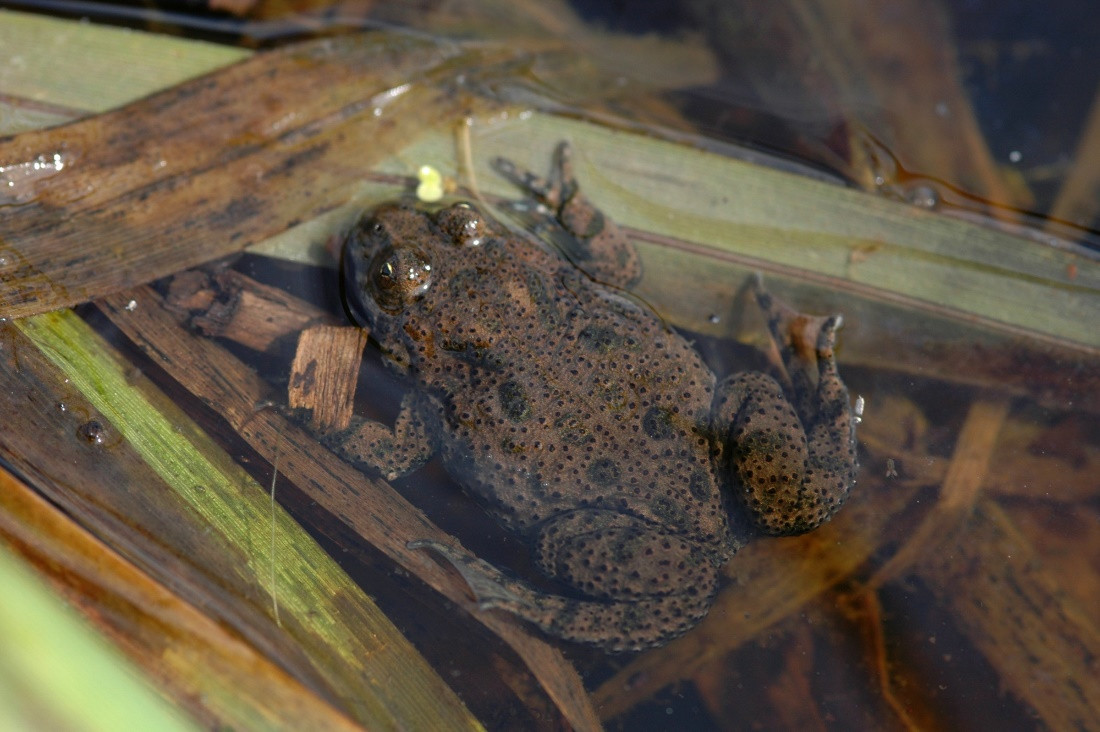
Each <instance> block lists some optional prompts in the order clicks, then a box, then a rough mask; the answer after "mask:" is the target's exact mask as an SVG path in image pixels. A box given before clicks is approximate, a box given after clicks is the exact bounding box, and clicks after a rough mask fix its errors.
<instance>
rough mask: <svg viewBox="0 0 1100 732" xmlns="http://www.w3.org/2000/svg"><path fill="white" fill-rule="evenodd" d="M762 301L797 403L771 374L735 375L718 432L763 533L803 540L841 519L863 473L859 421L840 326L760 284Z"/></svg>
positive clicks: (725, 388) (720, 394)
mask: <svg viewBox="0 0 1100 732" xmlns="http://www.w3.org/2000/svg"><path fill="white" fill-rule="evenodd" d="M757 301H758V302H759V304H760V306H761V308H763V309H764V311H765V313H766V314H767V316H768V326H769V329H770V330H771V334H772V338H773V339H774V340H775V342H776V345H778V346H779V350H780V354H781V355H782V358H783V364H784V366H785V367H786V371H787V375H788V376H789V379H790V390H791V392H792V394H791V399H790V400H789V399H788V396H787V394H785V393H784V390H783V388H782V387H781V386H780V385H779V383H778V382H777V381H776V380H775V379H773V378H771V377H770V376H768V375H766V374H762V373H758V372H748V373H741V374H734V375H733V376H731V377H729V378H727V379H726V380H725V381H723V382H722V383H721V384H719V387H718V391H717V393H716V394H715V408H714V414H713V426H714V429H715V434H717V435H719V437H720V439H722V438H724V441H725V442H726V446H725V449H724V456H723V463H724V467H725V468H726V469H729V470H731V471H733V473H734V476H733V477H734V484H735V485H737V486H738V487H739V488H740V491H739V492H740V496H741V498H742V499H743V501H744V504H745V506H746V507H747V508H748V510H749V514H750V516H751V517H752V519H753V521H754V523H755V524H756V526H757V527H758V528H760V529H761V530H763V531H765V532H766V533H769V534H777V535H785V534H800V533H803V532H806V531H809V530H811V529H813V528H815V527H817V526H819V525H820V524H822V523H823V522H825V521H826V520H828V519H829V518H830V517H831V516H832V515H833V514H834V513H836V511H837V509H839V508H840V506H841V504H843V503H844V500H845V499H846V498H847V496H848V492H849V490H850V489H851V487H852V484H853V483H854V482H855V476H856V470H857V468H858V465H857V462H856V441H855V425H856V420H855V417H854V415H853V413H852V407H851V404H850V403H849V400H848V389H847V387H845V386H844V382H843V381H841V380H840V374H839V372H838V371H837V365H836V356H835V354H834V352H833V347H834V344H835V342H836V330H837V328H838V327H839V326H840V318H839V317H830V318H812V317H808V316H803V315H801V314H799V313H797V312H795V311H793V310H791V309H790V308H788V307H786V306H785V305H783V304H781V303H779V302H778V301H776V300H775V299H774V298H772V297H771V296H770V295H768V294H767V293H766V292H764V291H763V289H762V288H761V287H760V286H759V284H758V287H757ZM815 371H816V379H815V378H813V377H814V375H815V374H814V373H813V372H815ZM792 402H793V405H792Z"/></svg>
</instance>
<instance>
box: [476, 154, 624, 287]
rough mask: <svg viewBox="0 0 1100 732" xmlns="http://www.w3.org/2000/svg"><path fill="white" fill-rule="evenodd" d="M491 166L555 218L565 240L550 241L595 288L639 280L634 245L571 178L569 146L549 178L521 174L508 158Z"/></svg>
mask: <svg viewBox="0 0 1100 732" xmlns="http://www.w3.org/2000/svg"><path fill="white" fill-rule="evenodd" d="M493 166H494V167H495V168H496V169H497V171H498V172H499V173H500V174H501V175H503V176H504V177H505V178H507V179H508V180H510V181H511V182H512V183H514V184H515V185H516V186H518V187H519V188H521V189H522V190H524V191H525V192H527V193H528V194H530V195H532V196H533V197H534V198H535V199H536V200H537V201H539V202H540V203H542V204H544V205H545V206H547V207H548V208H549V209H550V210H551V211H552V212H553V217H554V221H555V222H556V223H557V225H558V226H559V227H560V229H561V231H562V232H564V233H565V234H566V236H565V237H554V236H551V238H552V239H553V240H554V241H555V242H556V243H557V244H559V245H560V246H561V248H562V250H563V253H564V254H565V256H566V257H567V258H568V259H569V261H571V262H572V263H573V264H574V265H575V266H576V267H578V268H579V269H581V270H582V271H583V272H584V273H585V274H587V275H588V276H589V277H591V278H592V279H594V280H596V281H597V282H600V283H603V284H605V285H610V286H612V287H619V288H624V289H628V288H630V286H631V285H634V284H636V283H637V281H638V280H639V279H640V278H641V275H642V264H641V261H640V260H639V258H638V252H637V251H636V250H635V249H634V245H633V244H632V243H631V242H630V240H629V239H627V238H626V234H624V233H623V231H622V229H620V228H619V227H618V226H616V225H615V222H614V221H612V220H611V219H609V218H608V217H606V216H604V215H603V212H601V211H600V209H598V208H597V207H596V206H595V205H593V203H592V202H591V201H589V200H588V197H587V196H585V195H584V193H582V192H581V189H580V186H579V184H578V183H577V179H576V177H574V174H573V153H572V149H571V148H570V147H569V143H567V142H561V143H559V144H558V146H557V148H556V149H555V150H554V160H553V163H552V164H551V169H550V175H549V176H548V177H547V178H542V177H540V176H538V175H536V174H534V173H532V172H530V171H527V170H521V169H519V168H517V167H516V166H515V164H513V163H512V162H511V161H510V160H506V159H504V158H497V159H496V160H495V161H493Z"/></svg>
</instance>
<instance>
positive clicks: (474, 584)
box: [410, 510, 718, 652]
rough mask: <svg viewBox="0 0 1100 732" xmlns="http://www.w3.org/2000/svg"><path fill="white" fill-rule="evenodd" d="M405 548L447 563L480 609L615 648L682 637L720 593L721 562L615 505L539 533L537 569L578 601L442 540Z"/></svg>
mask: <svg viewBox="0 0 1100 732" xmlns="http://www.w3.org/2000/svg"><path fill="white" fill-rule="evenodd" d="M578 531H579V533H578ZM410 547H413V548H418V547H419V548H430V549H433V550H435V551H436V552H438V553H439V554H441V555H442V556H443V557H445V558H446V559H447V560H448V561H449V562H451V564H453V565H454V566H455V568H456V569H458V571H459V572H460V573H461V574H462V576H463V578H464V579H465V580H466V582H467V583H468V584H469V585H470V588H471V589H472V590H473V592H474V595H475V596H476V597H477V599H478V603H479V606H480V607H481V608H482V609H489V608H500V609H503V610H508V611H510V612H512V613H514V614H515V615H518V616H519V617H521V618H523V619H524V620H527V621H528V622H531V623H534V624H535V625H537V626H538V627H540V628H541V629H542V630H544V631H546V632H547V633H549V634H551V635H554V636H558V637H561V638H565V639H567V640H572V641H578V642H583V643H590V644H594V645H597V646H601V647H603V648H605V649H607V650H609V651H616V652H621V651H633V650H640V649H643V648H649V647H653V646H657V645H661V644H663V643H665V642H667V641H669V640H671V639H672V638H674V637H676V636H678V635H680V634H682V633H683V632H684V631H686V630H688V629H689V628H691V627H692V626H693V625H695V624H696V623H697V622H699V620H700V619H701V618H702V617H703V616H704V615H706V612H707V609H708V608H709V607H710V604H711V601H712V600H713V597H714V593H715V591H716V589H717V580H718V570H717V568H716V567H715V566H714V565H713V564H712V563H711V562H709V561H708V560H707V559H706V558H704V557H703V553H702V552H701V551H699V550H698V548H697V547H694V546H693V545H692V544H691V542H688V541H686V540H684V539H683V537H679V536H676V535H674V534H670V533H668V532H664V531H661V530H659V529H657V528H655V527H653V526H652V525H651V524H649V523H648V522H644V521H642V520H641V519H638V518H636V517H632V516H629V515H625V514H616V513H614V512H611V511H599V510H578V511H573V512H570V513H567V514H563V515H562V516H560V517H558V518H556V519H553V520H551V521H550V522H548V523H547V524H544V525H543V527H542V529H541V531H540V532H539V535H538V538H537V556H538V561H539V564H540V566H541V567H542V568H543V570H544V571H545V572H546V573H547V574H549V575H550V576H552V577H555V578H556V579H558V580H561V581H563V582H565V583H567V584H570V585H572V586H573V587H575V588H577V589H578V590H579V591H580V592H581V594H582V595H583V597H565V596H562V595H552V594H548V593H545V592H541V591H539V590H537V589H535V588H534V587H532V586H531V585H529V584H527V583H525V582H523V581H522V580H518V579H515V578H512V577H509V576H508V575H506V574H504V573H503V572H502V571H500V570H499V569H497V568H496V567H493V566H492V565H490V564H488V563H487V562H484V561H482V560H481V559H478V558H477V557H474V556H473V555H470V554H468V553H465V552H463V551H461V550H458V549H455V548H453V547H450V546H447V545H444V544H439V543H438V542H433V541H419V542H412V543H411V544H410Z"/></svg>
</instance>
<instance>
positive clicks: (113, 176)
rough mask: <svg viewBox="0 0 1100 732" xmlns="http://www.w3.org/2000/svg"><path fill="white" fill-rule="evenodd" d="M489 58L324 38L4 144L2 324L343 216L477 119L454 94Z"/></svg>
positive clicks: (408, 43)
mask: <svg viewBox="0 0 1100 732" xmlns="http://www.w3.org/2000/svg"><path fill="white" fill-rule="evenodd" d="M491 57H495V58H497V59H499V58H500V52H489V51H486V50H485V49H484V48H480V47H462V46H458V45H455V44H436V43H434V42H432V41H429V40H426V39H419V38H418V39H414V38H410V37H407V36H400V35H388V34H378V33H376V34H370V35H361V36H347V37H343V38H336V39H323V40H318V41H312V42H308V43H304V44H300V45H296V46H289V47H286V48H283V49H278V50H275V51H271V52H266V53H261V54H257V55H256V56H253V57H252V58H250V59H247V60H245V61H242V62H240V63H238V64H235V65H233V66H230V67H228V68H226V69H223V70H220V71H216V72H213V73H211V74H208V75H206V76H203V77H200V78H197V79H195V80H193V81H190V82H187V83H184V84H181V85H179V86H177V87H174V88H172V89H170V90H168V91H166V92H163V93H160V94H156V95H154V96H151V97H148V98H146V99H144V100H141V101H138V102H135V103H134V104H131V105H129V106H126V107H123V108H121V109H118V110H115V111H112V112H109V113H107V114H104V115H101V116H98V117H94V118H91V119H87V120H83V121H79V122H75V123H73V124H69V125H64V126H61V127H56V128H53V129H50V130H44V131H36V132H30V133H25V134H22V135H17V136H15V137H10V138H8V139H5V140H2V141H0V169H2V170H4V171H6V174H5V175H6V178H10V180H9V181H8V182H9V183H10V185H5V186H4V189H3V191H2V192H0V196H2V197H0V210H2V211H3V227H2V232H0V258H2V260H3V261H4V264H3V266H0V316H4V317H9V318H20V317H24V316H27V315H32V314H36V313H42V312H47V311H50V310H54V309H57V308H61V307H66V306H71V305H74V304H77V303H80V302H84V301H87V300H89V299H93V298H96V297H100V296H103V295H106V294H109V293H111V292H114V291H117V290H119V289H123V288H128V287H132V286H134V285H137V284H141V283H145V282H149V281H151V280H154V279H156V278H159V277H162V276H165V275H167V274H169V273H171V272H175V271H179V270H181V269H185V268H188V267H193V266H195V265H198V264H201V263H203V262H206V261H209V260H211V259H215V258H217V257H221V256H224V255H227V254H230V253H232V252H236V251H239V250H240V249H243V248H244V247H245V246H247V245H249V244H251V243H254V242H257V241H261V240H263V239H265V238H267V237H270V236H271V235H273V234H275V233H278V232H280V231H283V230H285V229H286V228H288V227H290V226H293V225H294V224H296V223H298V222H301V221H305V220H309V219H311V218H313V217H316V216H317V215H319V214H321V213H324V212H326V211H329V210H331V209H333V208H335V207H337V206H339V205H340V204H341V203H344V202H346V201H347V200H348V199H349V198H351V197H352V196H353V194H354V192H355V190H356V187H357V186H358V185H360V184H361V182H362V180H363V178H364V177H365V175H366V172H367V170H368V169H369V168H370V166H371V164H372V163H374V162H377V161H378V160H379V159H381V158H382V157H384V156H386V155H388V154H390V153H392V152H393V151H394V150H395V149H399V148H400V147H401V146H402V143H403V142H406V141H407V140H408V139H410V138H411V137H414V136H415V135H417V134H419V133H420V132H422V131H423V128H424V127H425V126H427V125H429V124H439V123H440V120H447V119H452V118H457V115H458V113H459V112H460V110H461V111H465V110H467V109H468V108H469V103H468V101H467V100H465V99H463V96H464V95H461V94H457V93H455V90H454V89H453V88H450V86H449V85H448V84H447V83H446V82H447V81H448V80H449V79H451V78H452V76H453V75H455V74H457V73H458V72H459V70H463V69H466V70H469V69H473V68H478V67H483V66H485V65H486V64H488V63H489V60H490V58H491Z"/></svg>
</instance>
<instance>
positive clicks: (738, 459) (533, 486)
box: [329, 143, 857, 651]
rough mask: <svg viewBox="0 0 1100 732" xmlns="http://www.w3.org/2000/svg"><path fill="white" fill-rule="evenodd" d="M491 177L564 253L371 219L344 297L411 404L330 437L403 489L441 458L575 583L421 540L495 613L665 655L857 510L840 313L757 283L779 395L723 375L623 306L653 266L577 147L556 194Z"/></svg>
mask: <svg viewBox="0 0 1100 732" xmlns="http://www.w3.org/2000/svg"><path fill="white" fill-rule="evenodd" d="M496 168H497V170H498V171H499V172H500V173H502V174H503V175H504V176H505V177H507V178H508V179H510V180H511V181H512V182H513V183H515V184H516V185H518V186H519V187H520V188H521V189H523V190H525V191H526V192H527V193H529V194H530V195H531V196H533V197H534V198H535V199H536V201H537V202H539V203H541V204H542V210H543V211H546V210H548V211H549V212H550V213H549V214H548V216H549V217H550V218H552V219H553V221H554V223H555V225H556V227H557V231H558V234H559V235H564V237H563V236H559V237H558V238H559V240H562V239H564V240H565V241H566V242H567V245H566V246H565V247H563V248H561V251H558V250H554V249H551V248H550V247H546V246H539V245H536V244H535V243H533V242H531V241H528V240H527V239H525V238H524V237H522V236H518V235H515V234H511V233H509V232H508V231H507V230H505V229H503V228H502V227H500V226H499V225H497V224H496V223H494V222H493V221H491V220H489V219H488V218H487V217H486V216H485V215H483V214H482V213H479V212H478V211H477V210H476V209H475V208H473V207H472V206H470V205H467V204H458V205H454V206H451V207H449V208H445V209H443V210H441V211H439V212H438V213H435V214H434V215H431V214H427V213H423V212H421V211H418V210H416V209H414V208H413V207H411V206H407V205H401V204H389V205H386V206H383V207H381V208H379V209H377V210H375V211H374V212H373V213H370V214H368V215H365V216H364V217H363V218H362V219H360V221H359V222H358V223H357V224H356V225H355V226H354V228H353V229H352V230H351V231H350V233H349V234H348V236H347V238H346V241H345V246H344V254H343V277H344V292H345V300H346V303H347V306H348V308H349V310H350V312H351V313H352V314H353V316H354V317H355V318H356V319H357V320H358V321H359V322H360V324H361V325H363V326H364V327H366V328H368V329H369V330H370V334H371V337H372V338H373V339H374V340H375V341H376V342H377V344H378V345H379V346H380V347H381V350H382V352H383V354H384V356H385V358H386V360H387V362H388V364H389V365H390V366H392V367H393V368H394V369H396V370H397V371H398V372H400V373H401V374H404V375H405V376H406V377H407V379H408V381H409V382H410V389H409V391H408V392H407V393H406V395H405V396H404V399H403V400H402V403H401V409H400V413H399V415H398V416H397V419H396V422H395V424H394V425H393V426H392V427H390V426H387V425H384V424H380V423H378V422H374V421H369V420H364V419H362V418H356V420H355V421H354V422H353V423H352V425H351V426H350V427H349V428H348V429H346V430H344V431H342V432H339V433H337V434H335V435H332V436H330V438H329V444H330V445H331V446H332V447H333V448H334V449H335V450H336V451H337V452H338V453H340V454H341V455H342V456H343V457H345V458H346V459H349V460H351V461H353V462H355V463H357V464H359V465H361V466H363V467H366V468H367V469H369V470H372V471H375V472H376V473H379V474H381V475H383V476H385V477H386V478H389V479H393V478H396V477H399V476H403V475H406V474H408V473H409V472H411V471H413V470H416V469H417V468H418V467H419V466H421V465H423V464H424V463H425V462H426V461H427V460H428V459H429V458H430V457H431V456H433V455H436V454H438V455H439V457H440V458H441V460H442V463H443V465H444V466H445V468H446V470H447V472H448V473H449V474H450V475H451V476H452V477H453V478H454V479H455V480H456V481H457V482H458V483H459V484H460V485H461V486H462V487H463V488H464V489H465V491H467V492H468V493H469V494H470V495H471V496H472V497H474V498H475V499H477V500H478V501H479V502H480V503H481V504H482V505H483V506H484V507H485V509H486V510H487V511H488V512H489V513H490V514H491V515H492V516H494V517H495V518H496V519H497V520H498V521H499V522H501V523H502V524H503V526H504V527H505V528H506V529H507V530H510V531H512V532H515V533H516V534H518V535H520V536H522V537H523V538H524V539H526V541H527V543H528V544H529V546H530V548H531V551H532V552H533V558H534V559H535V561H536V563H537V565H538V567H539V568H540V569H541V570H542V571H543V572H544V573H545V574H546V575H548V576H549V577H550V578H552V579H553V580H556V581H557V585H558V586H560V587H562V588H563V589H562V590H561V591H560V592H550V591H543V590H540V589H537V588H536V587H534V586H533V585H532V584H530V583H528V582H526V581H524V580H522V579H518V578H516V577H513V576H511V575H510V574H508V573H505V572H503V571H501V570H499V569H498V568H496V567H494V566H492V565H490V564H488V563H487V562H484V561H483V560H481V559H479V558H477V557H475V556H473V555H471V554H469V553H467V552H466V551H465V550H462V549H461V548H458V547H453V546H450V545H444V544H440V543H437V542H431V541H419V542H413V543H412V544H411V546H413V547H425V548H430V549H432V550H434V551H436V552H438V553H440V554H441V555H443V556H444V557H445V558H446V559H447V560H448V561H450V562H451V563H452V564H453V565H454V566H455V567H456V568H457V569H458V570H459V571H460V572H461V573H462V575H463V576H464V578H465V579H466V581H467V582H468V583H469V585H470V587H471V589H472V590H473V592H474V594H475V595H476V597H477V599H478V601H479V603H480V607H481V608H483V609H489V608H501V609H504V610H507V611H509V612H511V613H514V614H516V615H517V616H519V617H520V618H523V619H524V620H527V621H529V622H531V623H534V624H535V625H537V626H538V627H539V628H541V629H542V630H543V631H545V632H547V633H550V634H552V635H555V636H559V637H562V638H565V639H569V640H574V641H582V642H587V643H592V644H596V645H598V646H601V647H603V648H606V649H608V650H612V651H626V650H637V649H642V648H646V647H652V646H657V645H660V644H663V643H665V642H667V641H668V640H670V639H672V638H674V637H676V636H677V635H679V634H681V633H683V632H684V631H686V630H687V629H688V628H690V627H691V626H692V625H694V624H695V623H697V622H698V621H699V620H700V619H701V618H702V617H703V616H704V615H705V614H706V612H707V610H708V608H709V607H710V605H711V603H712V601H713V599H714V595H715V593H716V591H717V587H718V578H719V570H720V568H721V567H722V565H723V564H724V563H725V562H726V561H727V560H729V559H730V557H732V556H733V555H734V553H735V552H736V551H737V550H738V549H739V548H740V547H741V546H743V545H744V543H745V542H746V541H747V540H748V539H749V538H750V537H752V536H753V535H756V534H772V535H784V534H797V533H801V532H805V531H808V530H810V529H813V528H814V527H816V526H818V525H820V524H821V523H822V522H824V521H826V520H827V519H828V518H829V517H830V516H832V515H833V513H834V512H835V511H836V510H837V509H838V508H839V507H840V505H841V504H842V503H843V502H844V500H845V498H846V496H847V495H848V492H849V489H850V487H851V486H852V484H853V482H854V479H855V473H856V467H857V466H856V447H855V424H856V419H855V418H854V416H853V411H852V407H851V405H850V403H849V397H848V391H847V389H846V387H845V386H844V383H843V382H842V381H841V379H840V376H839V374H838V372H837V365H836V360H835V357H834V353H833V348H834V342H835V338H836V330H837V328H838V327H839V326H840V322H841V321H840V317H839V316H834V317H826V318H809V317H806V316H802V315H800V314H798V313H796V312H794V311H792V310H790V309H789V308H787V307H786V306H784V305H782V304H781V303H779V302H778V301H777V300H775V299H774V298H772V297H771V296H770V295H769V294H768V293H766V292H765V291H764V290H763V288H762V287H761V286H759V285H757V286H756V288H755V289H756V300H757V302H758V303H759V306H760V307H761V308H762V309H763V311H764V313H765V314H766V316H767V319H768V324H769V330H770V332H771V336H772V338H773V340H774V341H775V343H776V345H777V346H778V348H779V352H780V354H781V356H782V360H783V365H784V367H785V369H784V370H785V371H786V374H781V378H782V380H783V382H784V383H783V385H781V384H780V381H777V380H776V379H775V378H773V377H772V376H769V375H767V374H764V373H760V372H744V373H737V374H733V375H731V376H728V377H727V378H725V379H724V380H722V381H721V382H719V381H718V380H717V378H716V376H715V374H714V373H713V372H712V371H711V370H710V368H708V367H707V366H706V365H705V364H704V362H703V360H702V358H701V357H700V355H699V354H698V353H697V352H696V351H695V349H694V348H693V346H692V345H691V343H690V342H689V341H688V340H686V339H685V338H684V337H683V336H681V335H679V334H678V333H676V332H674V331H673V330H671V329H670V328H669V327H667V326H666V325H665V323H664V322H663V321H662V320H661V319H660V318H659V317H658V316H657V315H656V314H655V313H654V312H652V311H651V310H649V309H647V308H646V307H643V306H642V305H640V304H639V303H637V302H635V301H633V300H631V299H629V298H628V297H626V296H624V294H623V292H624V291H626V290H627V288H629V287H630V285H631V284H633V283H634V282H635V281H636V280H637V279H638V277H639V276H640V274H641V267H640V262H639V258H638V255H637V253H636V251H635V250H634V247H633V245H632V244H631V243H630V241H629V240H628V239H627V238H626V236H625V235H624V234H623V232H622V230H621V229H619V228H618V227H616V226H615V224H614V223H612V222H611V221H610V220H608V219H607V218H606V217H604V216H603V215H602V214H601V213H600V212H599V211H598V210H597V209H596V208H594V207H593V206H592V205H591V203H589V201H588V200H587V199H586V197H585V196H584V195H583V194H582V193H581V192H580V190H579V188H578V185H577V182H576V180H575V178H574V175H573V172H572V166H571V164H570V150H569V147H568V146H567V145H566V144H564V143H563V144H562V145H561V146H560V147H559V148H558V149H557V152H556V154H555V160H554V163H553V166H552V172H551V174H550V176H549V177H548V178H547V179H543V178H541V177H539V176H537V175H535V174H533V173H529V172H526V171H521V170H519V169H517V168H516V166H514V165H513V164H511V163H509V162H508V161H505V160H498V161H496Z"/></svg>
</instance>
